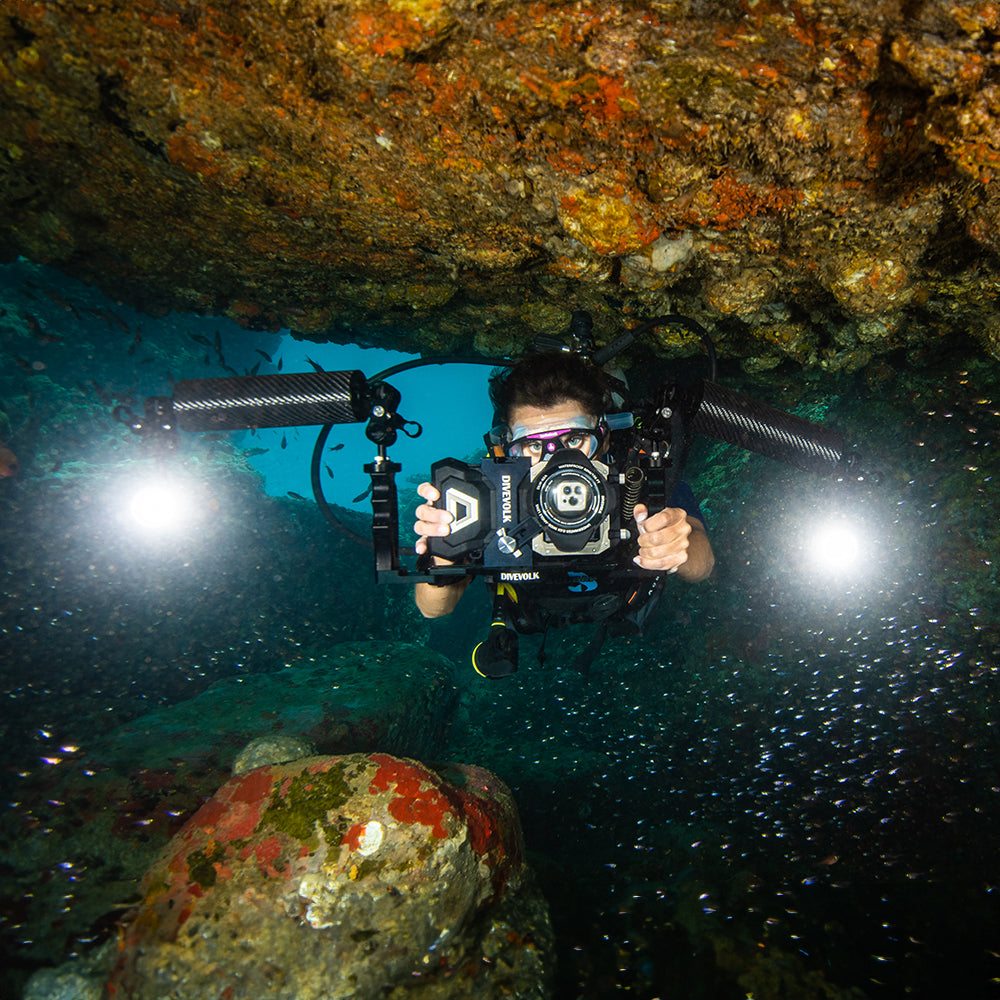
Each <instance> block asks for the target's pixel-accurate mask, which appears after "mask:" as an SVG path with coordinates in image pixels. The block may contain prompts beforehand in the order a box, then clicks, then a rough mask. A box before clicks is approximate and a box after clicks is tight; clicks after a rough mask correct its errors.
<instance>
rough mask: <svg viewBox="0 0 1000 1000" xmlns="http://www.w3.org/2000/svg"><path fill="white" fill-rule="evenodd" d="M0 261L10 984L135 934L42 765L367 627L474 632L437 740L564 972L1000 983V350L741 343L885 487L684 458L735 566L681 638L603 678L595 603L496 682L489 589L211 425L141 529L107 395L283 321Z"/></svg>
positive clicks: (723, 560)
mask: <svg viewBox="0 0 1000 1000" xmlns="http://www.w3.org/2000/svg"><path fill="white" fill-rule="evenodd" d="M0 276H2V279H3V283H2V296H0V308H2V309H4V310H5V314H4V315H2V316H0V347H2V350H3V352H4V364H3V367H2V369H0V402H2V407H3V415H0V439H3V440H5V441H6V442H7V443H8V444H9V445H10V447H11V448H12V449H13V450H14V451H15V452H16V453H17V454H18V456H19V458H20V460H21V464H22V474H21V476H20V477H18V478H16V479H14V478H5V479H0V539H2V542H0V560H2V563H0V565H2V569H3V610H2V620H0V636H2V643H0V671H2V688H0V693H2V697H3V710H2V714H0V740H2V744H0V746H2V751H3V767H4V772H3V792H4V799H3V801H4V805H5V809H4V813H3V816H4V819H3V822H2V827H0V850H2V856H0V880H2V884H3V892H2V897H3V901H4V902H3V907H2V912H0V946H2V948H3V951H4V955H5V959H6V962H5V966H6V968H7V973H6V979H5V981H4V987H5V990H6V992H7V993H9V994H10V995H12V996H14V995H17V994H16V992H14V990H15V989H16V987H17V985H18V984H19V983H20V982H21V981H22V980H23V978H24V976H25V975H26V974H27V973H28V972H30V971H31V970H32V969H33V968H36V967H38V966H40V965H46V964H48V965H54V964H58V963H59V962H60V961H61V960H62V959H63V957H64V956H65V954H66V953H67V952H70V953H72V952H73V951H74V950H76V951H80V950H81V949H82V948H83V947H84V944H83V943H82V942H91V941H94V940H96V939H98V938H100V936H101V935H102V934H104V935H106V934H107V933H108V932H109V928H110V924H108V923H107V922H104V923H102V921H101V920H100V919H99V916H100V915H99V914H95V913H89V912H87V890H88V885H89V884H91V883H92V882H93V881H94V880H95V879H97V878H98V877H103V876H99V875H98V872H97V868H98V866H99V864H100V863H101V862H100V859H81V858H72V857H67V859H66V861H65V866H66V867H61V868H57V869H48V870H44V871H42V870H37V871H35V870H33V869H32V867H31V858H32V856H33V850H34V847H33V845H37V843H38V838H51V837H58V835H59V834H58V831H57V830H56V829H55V828H53V827H51V826H46V825H45V824H44V823H41V822H38V823H35V824H34V825H33V824H32V822H31V820H32V817H33V816H36V815H37V816H41V814H42V812H41V810H40V809H38V808H36V803H37V800H38V799H39V797H40V796H42V797H44V794H45V791H44V790H45V788H46V787H48V786H47V784H46V780H47V775H48V774H50V773H51V770H52V769H53V768H58V767H59V766H60V764H57V763H47V761H48V762H51V761H61V760H65V759H68V758H71V757H72V756H73V755H74V753H78V752H81V751H80V748H85V746H86V744H87V742H88V741H90V740H93V739H95V738H97V737H98V736H99V735H100V734H102V733H107V732H110V731H111V730H113V729H114V728H115V727H117V726H119V725H120V724H122V723H123V722H124V721H127V720H129V719H132V718H135V717H136V716H138V715H141V714H143V713H145V712H148V711H149V710H150V709H151V708H154V707H156V706H157V705H161V704H172V703H175V702H177V701H180V700H182V699H185V698H189V697H191V696H193V695H194V694H196V693H198V692H200V691H202V690H204V689H205V688H206V687H207V686H208V685H209V684H210V683H211V682H212V681H214V680H217V679H219V678H220V677H226V676H233V675H239V674H249V673H254V672H259V671H269V670H274V669H277V668H279V667H280V666H282V665H284V664H286V663H290V662H295V661H296V660H297V659H299V658H301V657H303V656H307V655H309V654H310V653H312V652H314V651H321V650H322V649H323V648H324V646H325V645H328V644H330V643H334V642H340V641H344V640H349V639H357V638H376V639H385V640H393V641H396V640H400V639H404V640H406V641H427V642H429V643H430V644H431V645H432V646H433V647H434V648H436V649H438V650H440V651H442V652H444V653H445V654H446V655H448V656H449V657H450V658H451V659H452V660H453V661H454V662H455V664H456V673H455V677H456V684H457V685H458V686H459V688H460V691H461V708H460V711H459V714H458V717H457V718H456V721H455V725H454V726H453V730H452V738H451V740H452V742H451V744H450V745H448V746H445V747H442V748H441V756H442V757H444V756H449V757H452V758H453V759H460V760H464V761H468V762H475V763H479V764H483V765H485V766H487V767H490V768H491V769H493V770H494V771H495V772H496V773H497V774H499V775H500V776H501V777H502V778H503V779H504V780H506V781H507V782H508V783H509V784H510V785H511V787H512V789H513V790H514V793H515V796H516V798H517V801H518V804H519V808H520V810H521V816H522V821H523V824H524V828H525V834H526V838H527V842H528V846H529V852H530V860H531V862H532V864H533V865H534V867H535V868H536V870H537V872H538V874H539V876H540V879H541V882H542V885H543V888H544V890H545V892H546V895H547V897H548V899H549V901H550V905H551V907H552V913H553V919H554V922H555V926H556V931H557V937H558V942H559V957H560V970H559V977H558V989H557V995H558V996H559V997H560V998H572V997H610V996H614V995H618V994H619V993H621V994H623V995H628V996H633V997H640V998H650V1000H652V998H654V997H662V998H667V997H678V998H681V997H684V998H689V997H712V998H714V997H723V998H729V997H740V998H742V997H745V996H747V995H750V994H752V995H754V996H755V997H757V998H758V1000H760V998H761V997H764V996H769V997H785V996H787V997H811V996H817V997H823V996H836V995H865V996H870V997H885V998H891V997H901V996H910V997H926V998H928V1000H930V998H932V997H935V998H936V997H939V996H941V995H949V996H950V995H954V996H959V995H960V996H963V997H987V996H990V995H993V994H994V993H995V992H996V990H997V983H998V982H1000V959H998V954H1000V918H998V905H997V894H998V892H1000V890H998V889H997V886H998V885H1000V870H998V868H1000V865H998V861H997V858H998V857H1000V850H998V848H1000V833H998V832H997V831H998V830H1000V774H998V773H997V772H998V761H1000V756H998V749H1000V748H998V746H997V744H998V734H997V719H998V714H997V705H996V699H997V692H998V685H1000V679H998V676H997V662H996V657H997V650H998V649H1000V613H998V612H1000V607H998V605H1000V596H998V588H997V570H996V559H997V557H998V556H1000V544H998V541H1000V539H998V534H1000V529H998V526H997V508H996V502H995V498H996V495H997V489H996V480H995V476H996V474H997V471H998V465H1000V463H998V461H997V458H996V454H997V449H996V448H995V447H994V444H993V442H994V440H997V439H998V435H1000V385H998V369H997V363H996V362H995V361H993V360H991V359H987V358H985V357H984V356H983V355H982V354H981V352H978V351H977V350H976V349H975V348H974V347H973V346H971V345H963V344H956V343H954V342H953V343H951V344H949V345H948V348H949V349H948V350H947V351H945V350H942V351H941V352H940V354H939V355H935V354H934V353H933V352H931V351H927V350H922V351H918V350H916V349H915V350H914V351H913V352H912V353H910V354H909V355H907V354H905V353H902V352H901V353H900V354H899V355H893V356H890V357H887V358H885V359H883V361H882V362H881V363H875V364H873V365H871V366H869V367H868V368H867V369H866V370H865V371H864V372H862V373H859V374H857V375H849V374H845V373H836V374H835V373H824V372H818V373H810V374H808V375H804V374H802V373H801V372H797V371H786V370H784V369H783V368H782V369H778V370H776V371H773V372H770V373H767V374H766V375H762V376H758V377H756V378H755V379H752V380H751V379H749V378H747V377H746V376H741V375H740V374H739V373H738V372H736V371H726V370H724V372H723V377H724V381H725V382H726V383H727V384H728V385H730V386H732V387H734V388H739V389H742V390H743V391H745V392H748V393H749V394H751V395H753V396H755V397H756V398H759V399H761V400H764V401H767V402H769V403H771V404H772V405H775V406H778V407H781V408H783V409H787V410H792V411H794V412H796V413H799V414H802V415H805V416H807V417H809V418H810V419H814V420H823V421H824V422H826V423H829V424H830V425H832V426H835V427H838V428H840V429H842V430H843V431H844V432H845V433H846V435H847V437H848V438H849V439H851V440H853V441H856V442H857V443H858V446H859V448H860V450H861V452H862V454H863V456H864V462H863V464H864V466H865V467H866V468H869V469H873V470H877V471H878V473H879V478H878V482H877V483H876V482H874V481H873V480H872V479H869V480H866V481H865V482H862V483H853V484H837V483H832V482H826V481H823V480H819V479H817V478H815V477H812V476H810V475H807V474H805V473H800V472H797V471H795V470H792V469H789V468H787V467H785V466H782V465H779V464H778V463H775V462H770V461H767V460H765V459H762V458H758V457H756V456H750V455H748V454H746V453H743V452H739V451H737V450H736V449H734V448H731V447H729V446H723V445H721V444H715V443H712V442H709V441H706V440H702V441H700V442H699V445H698V447H697V448H696V450H695V453H694V455H693V456H692V460H691V463H690V465H689V475H688V478H689V479H690V481H691V482H692V485H693V486H694V488H695V491H696V493H697V494H698V495H699V497H700V498H701V499H702V501H703V505H704V508H705V511H706V515H707V517H708V520H709V522H710V528H711V536H712V540H713V544H714V547H715V551H716V557H717V568H716V572H715V574H714V577H713V579H712V580H711V581H710V582H708V583H706V584H702V585H699V586H696V587H685V586H683V585H681V584H677V585H676V586H674V587H673V588H672V589H671V590H670V591H668V593H667V595H666V598H665V600H664V603H663V607H662V608H661V611H660V613H659V617H658V619H657V621H656V623H655V626H654V627H653V629H652V631H651V633H650V634H649V635H647V637H646V638H645V639H643V640H641V641H639V640H628V641H627V640H614V641H609V642H608V643H607V645H606V646H605V649H604V651H603V653H602V656H601V658H600V660H599V662H598V663H597V665H596V666H595V668H594V669H593V671H592V673H591V675H590V676H589V677H586V678H584V677H582V676H580V675H579V674H577V673H576V672H574V671H572V670H570V669H567V668H566V664H568V663H569V662H570V661H571V659H572V654H573V651H574V650H576V649H579V648H580V647H581V646H582V645H584V644H585V643H586V641H587V639H588V638H589V633H588V631H587V630H579V631H577V630H570V631H569V632H567V633H566V634H565V636H564V637H563V639H562V643H561V644H560V643H551V640H550V645H551V646H552V648H551V649H550V658H549V660H548V661H547V663H546V665H545V667H544V668H540V667H537V666H535V664H534V662H533V657H532V649H533V646H532V641H531V640H527V641H524V642H523V643H522V655H521V661H522V666H521V671H520V672H519V674H518V675H517V676H516V678H514V679H512V680H510V681H507V682H503V683H493V684H488V683H486V682H484V681H482V680H480V679H478V678H477V677H476V676H475V675H474V674H473V673H472V671H471V669H470V668H469V667H468V665H467V663H468V655H467V654H468V651H469V649H470V648H471V646H472V644H473V643H474V642H475V641H477V639H478V636H479V635H480V634H481V632H482V631H483V628H484V626H485V625H486V623H487V618H486V616H487V614H488V607H487V604H486V600H485V597H484V595H482V594H481V593H479V592H478V590H479V588H477V589H476V592H475V593H472V592H470V595H469V596H467V597H466V598H465V600H464V601H463V605H464V606H463V607H461V608H460V609H459V611H458V612H456V614H455V615H453V616H452V617H451V618H450V619H447V620H445V621H441V622H434V623H425V622H424V621H423V620H422V619H420V618H419V616H418V615H417V614H416V612H415V611H414V610H413V608H412V606H411V604H410V601H409V598H408V595H407V594H406V593H405V592H404V591H403V590H400V589H396V588H381V589H379V588H377V587H376V586H375V585H374V583H373V582H372V578H371V575H370V573H368V572H367V571H365V572H361V571H359V569H358V566H359V565H363V563H364V559H365V558H366V557H365V556H364V555H363V554H359V552H360V550H357V549H356V548H354V547H353V546H352V544H351V543H350V542H348V541H345V540H343V539H341V538H340V537H338V536H336V535H334V534H333V533H332V532H330V530H329V529H328V528H327V527H326V526H325V525H324V523H323V522H322V521H321V519H320V518H319V516H318V515H317V514H316V512H315V509H314V507H313V506H312V505H311V504H309V503H306V502H302V501H296V500H293V499H290V498H283V499H279V498H274V497H266V496H265V495H264V494H263V492H262V489H261V482H260V480H259V478H258V477H256V476H255V475H254V473H253V472H252V470H251V469H250V467H249V465H248V464H247V462H246V460H245V458H244V457H243V456H242V455H241V453H240V452H239V451H238V450H237V449H234V448H233V446H232V445H231V444H230V443H229V442H228V441H227V440H224V439H223V440H215V441H213V440H206V439H205V438H203V437H199V436H194V435H192V436H189V437H188V438H187V439H186V440H185V441H184V442H183V443H182V445H181V448H180V451H179V452H178V453H177V454H175V455H173V456H171V457H170V459H169V464H170V465H171V467H174V466H177V464H178V463H179V467H182V468H183V470H184V473H185V475H187V476H188V477H190V481H191V482H193V483H194V485H195V486H196V495H197V496H198V497H199V498H200V499H199V501H198V503H199V516H200V520H199V522H198V528H197V531H196V532H195V534H194V535H193V536H190V537H188V536H185V535H177V536H172V537H170V538H168V539H166V540H164V539H160V540H155V539H150V538H142V537H140V536H136V535H133V534H131V533H130V529H128V528H127V527H126V520H127V519H126V518H125V515H124V514H121V513H113V511H116V510H117V508H116V506H115V505H116V504H118V503H119V502H121V501H123V500H124V499H125V498H126V497H127V495H128V491H129V489H130V486H129V483H130V482H131V479H130V477H134V475H135V474H136V473H137V472H139V471H143V470H146V469H148V468H153V469H155V468H156V467H157V466H162V465H163V464H164V460H163V459H162V458H160V457H158V456H157V455H156V454H155V453H150V452H149V451H148V450H147V449H144V448H143V446H142V445H141V443H140V442H139V441H138V440H137V439H135V438H134V437H132V436H131V435H130V434H129V433H128V432H127V431H126V430H125V428H123V427H122V426H121V425H119V424H116V423H115V422H114V421H113V420H112V419H111V418H110V410H111V407H112V406H113V405H114V404H116V403H120V402H126V403H128V404H130V405H135V404H134V403H133V400H140V399H141V397H142V396H144V395H146V394H149V393H169V391H170V389H169V386H170V381H169V379H170V377H176V378H180V377H192V376H197V375H217V374H221V371H220V370H219V367H218V364H219V357H218V355H217V352H216V349H215V343H214V335H215V332H216V330H219V329H221V330H222V337H221V342H222V347H223V353H224V360H225V363H226V364H227V365H229V366H230V367H233V368H234V369H236V370H239V371H242V370H244V369H246V368H250V367H251V366H252V365H253V364H254V363H256V361H257V360H259V356H256V355H255V354H254V350H255V348H257V347H259V348H261V349H263V350H266V351H268V352H270V351H271V350H272V349H273V348H274V346H275V340H274V338H271V337H267V336H265V335H261V336H260V337H259V338H257V339H256V340H254V339H250V338H249V337H248V336H246V335H243V336H241V335H240V334H239V333H238V332H236V331H234V330H232V329H231V328H229V327H227V326H225V325H224V324H220V323H218V322H214V321H202V320H198V319H197V318H192V317H173V316H171V317H166V318H163V319H158V320H156V319H150V318H148V317H140V316H138V315H137V314H135V313H132V312H131V311H130V310H128V309H126V308H124V307H119V306H116V305H115V304H114V303H110V302H108V301H107V300H105V299H103V298H102V297H101V296H99V295H97V293H96V292H94V291H93V290H90V289H86V288H83V287H81V286H76V285H72V284H71V283H69V282H66V281H64V280H62V279H60V278H59V277H58V276H56V275H54V274H52V273H50V272H46V271H44V270H40V269H38V268H34V267H30V266H28V265H26V264H19V265H10V266H8V267H6V268H4V269H2V272H0ZM29 317H30V319H29ZM195 337H197V338H204V339H206V340H207V341H208V343H207V344H205V343H202V342H201V340H199V339H194V338H195ZM357 432H358V433H359V434H360V433H361V430H360V429H357ZM412 471H422V470H410V469H406V470H405V473H410V472H412ZM406 502H407V503H409V500H407V501H406ZM830 517H832V518H833V519H834V520H836V521H837V522H838V523H839V524H840V525H841V526H844V525H847V526H849V527H851V528H852V529H853V530H854V531H855V532H856V533H857V536H858V537H859V538H860V539H861V544H860V554H859V562H858V563H856V564H855V565H854V566H852V567H847V568H842V569H840V570H838V571H831V570H829V569H828V568H827V569H823V568H820V567H817V566H815V565H814V564H813V563H812V562H811V561H810V557H809V546H810V541H811V539H813V538H815V536H816V535H817V533H818V528H817V525H818V523H819V522H820V521H822V520H824V519H827V518H830ZM403 520H404V521H408V520H409V518H408V516H406V515H404V517H403ZM66 747H70V748H77V749H76V750H73V749H70V750H66V749H65V748H66ZM43 883H44V885H45V891H44V893H43V892H42V890H41V888H40V886H41V885H42V884H43ZM53 885H56V886H58V887H59V889H60V890H61V891H60V892H56V893H54V892H53V891H52V886H53ZM122 888H123V890H124V889H125V888H126V887H125V886H123V887H122ZM43 895H44V898H45V899H46V901H47V902H46V907H45V908H41V907H40V906H39V904H38V903H37V902H36V901H37V900H38V899H39V898H41V897H42V896H43ZM53 899H56V900H61V901H62V905H61V906H55V905H54V904H53V903H52V902H51V901H52V900H53ZM47 921H48V922H50V925H51V926H50V927H49V928H48V929H47V923H46V922H47ZM837 990H839V991H840V992H839V993H838V992H836V991H837ZM851 990H854V991H857V992H856V994H851V993H850V992H849V991H851Z"/></svg>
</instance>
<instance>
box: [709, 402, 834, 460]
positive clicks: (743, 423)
mask: <svg viewBox="0 0 1000 1000" xmlns="http://www.w3.org/2000/svg"><path fill="white" fill-rule="evenodd" d="M701 385H702V397H701V403H700V404H699V405H698V408H697V409H696V410H695V412H694V417H693V420H692V424H691V429H692V430H693V431H694V432H695V433H698V434H709V435H711V436H712V437H716V438H719V439H720V440H722V441H726V442H728V443H729V444H735V445H739V447H741V448H746V449H747V450H749V451H755V452H757V453H758V454H761V455H765V456H766V457H767V458H774V459H777V460H778V461H779V462H786V463H787V464H789V465H794V466H795V467H796V468H799V469H804V470H805V471H807V472H816V473H819V474H821V475H823V474H829V473H832V472H834V471H835V470H836V469H837V468H838V466H840V464H841V463H842V461H843V458H844V450H845V448H844V438H843V436H842V435H840V434H839V433H838V432H837V431H834V430H831V429H830V428H828V427H822V426H820V425H819V424H813V423H810V422H809V421H808V420H803V419H802V418H801V417H796V416H793V415H792V414H791V413H785V411H784V410H777V409H775V408H774V407H773V406H768V405H767V404H766V403H761V402H759V401H758V400H756V399H751V398H750V397H749V396H744V395H742V394H741V393H738V392H733V391H732V390H730V389H724V388H722V386H719V385H716V384H715V383H714V382H703V383H702V384H701Z"/></svg>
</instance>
